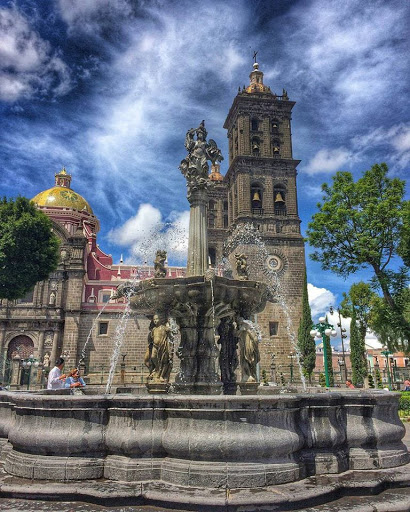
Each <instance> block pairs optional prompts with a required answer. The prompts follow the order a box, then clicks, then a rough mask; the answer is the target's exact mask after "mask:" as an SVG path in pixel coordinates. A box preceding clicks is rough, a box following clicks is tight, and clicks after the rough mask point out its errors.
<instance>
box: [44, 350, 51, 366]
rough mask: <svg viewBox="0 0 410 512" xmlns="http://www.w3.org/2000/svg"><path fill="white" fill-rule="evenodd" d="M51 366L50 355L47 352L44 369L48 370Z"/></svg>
mask: <svg viewBox="0 0 410 512" xmlns="http://www.w3.org/2000/svg"><path fill="white" fill-rule="evenodd" d="M49 366H50V354H49V353H48V352H46V353H45V354H44V357H43V368H48V367H49Z"/></svg>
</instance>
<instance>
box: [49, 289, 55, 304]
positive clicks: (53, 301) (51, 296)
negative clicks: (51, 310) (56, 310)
mask: <svg viewBox="0 0 410 512" xmlns="http://www.w3.org/2000/svg"><path fill="white" fill-rule="evenodd" d="M48 305H49V306H55V305H56V294H55V292H54V291H52V292H51V293H50V298H49V301H48Z"/></svg>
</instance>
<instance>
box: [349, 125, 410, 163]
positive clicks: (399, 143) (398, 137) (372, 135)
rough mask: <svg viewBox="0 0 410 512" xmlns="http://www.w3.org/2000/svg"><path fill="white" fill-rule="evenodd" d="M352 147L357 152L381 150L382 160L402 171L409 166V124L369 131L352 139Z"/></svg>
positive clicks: (381, 127)
mask: <svg viewBox="0 0 410 512" xmlns="http://www.w3.org/2000/svg"><path fill="white" fill-rule="evenodd" d="M352 147H353V148H354V150H355V151H357V152H366V151H372V150H374V149H383V150H384V152H385V158H384V159H385V160H386V161H390V162H392V163H393V165H396V166H397V167H399V168H401V169H402V168H404V167H406V166H408V165H409V164H410V122H408V123H398V124H395V125H393V126H391V127H390V128H385V127H383V126H380V127H379V128H376V129H373V130H370V131H369V132H367V133H365V134H363V135H360V136H357V137H354V138H353V140H352Z"/></svg>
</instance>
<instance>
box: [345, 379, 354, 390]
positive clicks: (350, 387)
mask: <svg viewBox="0 0 410 512" xmlns="http://www.w3.org/2000/svg"><path fill="white" fill-rule="evenodd" d="M346 386H347V387H348V388H349V389H355V386H354V384H353V383H352V381H351V380H347V381H346Z"/></svg>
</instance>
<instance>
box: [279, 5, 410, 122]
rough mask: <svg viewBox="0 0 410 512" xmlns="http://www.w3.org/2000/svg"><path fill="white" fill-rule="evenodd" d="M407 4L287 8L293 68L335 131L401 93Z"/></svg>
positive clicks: (405, 59)
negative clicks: (301, 73)
mask: <svg viewBox="0 0 410 512" xmlns="http://www.w3.org/2000/svg"><path fill="white" fill-rule="evenodd" d="M407 9H408V6H407V3H406V2H381V1H377V2H361V1H357V0H346V1H344V2H340V1H338V0H313V1H312V2H309V3H306V2H299V3H297V4H296V5H295V7H294V8H293V9H292V10H291V11H290V12H289V14H288V16H289V24H293V30H292V31H289V32H287V33H286V41H285V45H286V46H287V48H290V49H291V51H292V57H293V60H291V61H290V62H291V72H292V74H293V75H294V76H295V75H296V73H300V72H301V71H302V72H303V73H304V76H305V80H304V81H303V82H302V83H303V86H304V90H302V92H304V91H309V92H312V93H314V94H315V98H316V99H317V110H318V114H319V116H320V117H321V119H322V121H323V122H324V123H325V124H327V125H331V127H332V130H333V132H334V131H335V130H336V129H338V128H342V124H341V123H345V122H349V123H350V127H351V124H352V121H353V119H354V120H355V121H357V123H363V122H364V120H366V119H367V118H368V114H369V113H370V112H374V111H376V110H377V109H383V108H384V107H385V104H386V95H388V94H389V91H395V93H398V94H399V90H398V89H399V88H400V85H399V86H398V84H403V83H404V82H403V80H404V81H405V80H406V78H405V77H406V73H407V69H408V66H409V52H408V40H407V41H406V36H404V34H406V23H407V21H406V20H407V19H408V11H407ZM286 65H287V66H288V65H289V64H288V63H286ZM305 88H306V89H305ZM402 91H403V89H402Z"/></svg>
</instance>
